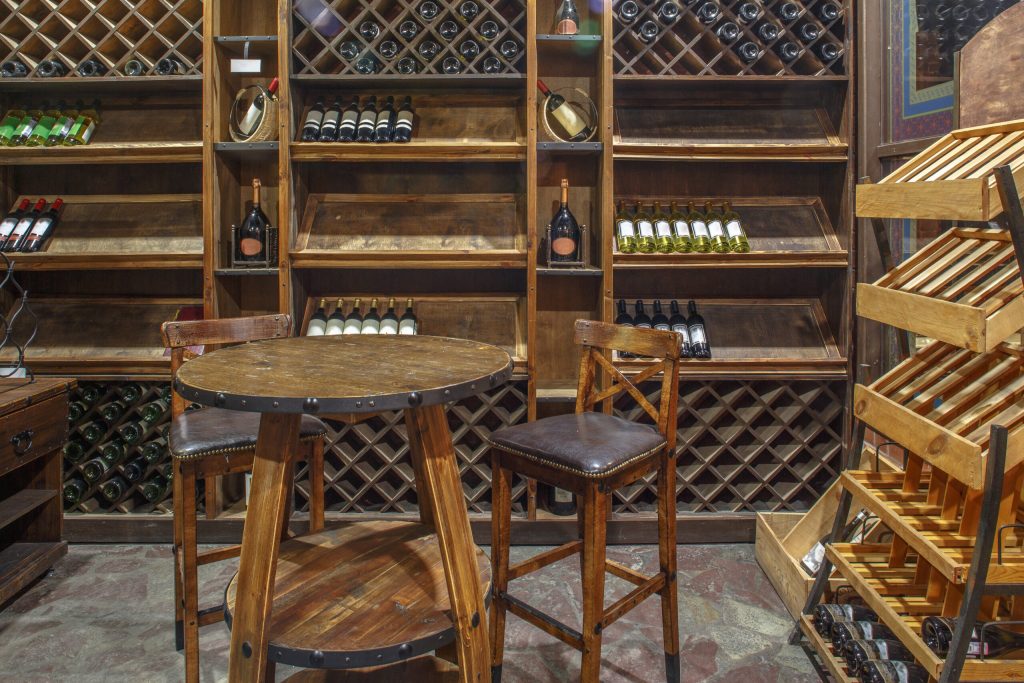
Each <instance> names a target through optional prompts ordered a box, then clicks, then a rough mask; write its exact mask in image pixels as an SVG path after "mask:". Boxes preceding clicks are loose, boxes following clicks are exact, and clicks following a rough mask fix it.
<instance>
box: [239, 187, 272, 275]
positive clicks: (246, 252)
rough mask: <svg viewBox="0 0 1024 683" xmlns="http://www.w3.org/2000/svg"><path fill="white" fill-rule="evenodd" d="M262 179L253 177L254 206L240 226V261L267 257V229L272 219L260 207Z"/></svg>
mask: <svg viewBox="0 0 1024 683" xmlns="http://www.w3.org/2000/svg"><path fill="white" fill-rule="evenodd" d="M260 187H261V185H260V179H259V178H253V179H252V207H251V208H250V209H249V213H247V214H245V218H243V219H242V225H241V226H239V228H238V252H239V253H238V254H237V255H236V256H237V257H238V259H239V260H240V261H265V260H266V259H267V229H268V228H269V227H270V219H269V218H267V214H265V213H263V209H261V208H260Z"/></svg>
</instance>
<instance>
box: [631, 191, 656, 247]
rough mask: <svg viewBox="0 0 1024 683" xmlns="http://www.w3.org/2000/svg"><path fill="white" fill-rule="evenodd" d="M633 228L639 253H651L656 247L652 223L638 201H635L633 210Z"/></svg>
mask: <svg viewBox="0 0 1024 683" xmlns="http://www.w3.org/2000/svg"><path fill="white" fill-rule="evenodd" d="M633 230H634V231H635V232H636V235H637V237H636V243H637V250H638V251H639V252H640V253H641V254H653V253H654V252H655V250H656V249H657V243H656V242H655V240H654V223H652V222H651V217H650V216H648V215H647V213H646V212H645V211H644V207H643V205H642V204H641V203H640V202H637V203H636V209H635V210H634V211H633Z"/></svg>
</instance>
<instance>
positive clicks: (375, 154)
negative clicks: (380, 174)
mask: <svg viewBox="0 0 1024 683" xmlns="http://www.w3.org/2000/svg"><path fill="white" fill-rule="evenodd" d="M289 149H290V151H291V158H292V161H308V162H345V161H371V162H372V161H402V162H425V161H523V160H524V159H526V144H525V143H522V142H497V141H495V142H488V141H476V142H460V141H456V140H413V141H412V142H407V143H402V144H396V143H373V142H293V143H291V144H290V145H289Z"/></svg>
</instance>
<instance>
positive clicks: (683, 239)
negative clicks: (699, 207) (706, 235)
mask: <svg viewBox="0 0 1024 683" xmlns="http://www.w3.org/2000/svg"><path fill="white" fill-rule="evenodd" d="M670 208H671V209H672V213H671V214H670V215H669V222H671V223H672V234H673V238H672V248H673V249H675V251H676V252H677V253H680V254H688V253H690V252H691V251H693V235H691V234H690V223H689V222H688V221H687V220H686V216H684V215H683V212H682V211H680V210H679V204H678V202H672V204H671V205H670Z"/></svg>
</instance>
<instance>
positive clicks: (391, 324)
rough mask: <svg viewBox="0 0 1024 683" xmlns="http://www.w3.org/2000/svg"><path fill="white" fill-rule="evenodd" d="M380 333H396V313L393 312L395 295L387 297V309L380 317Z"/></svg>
mask: <svg viewBox="0 0 1024 683" xmlns="http://www.w3.org/2000/svg"><path fill="white" fill-rule="evenodd" d="M380 333H381V334H398V314H397V313H395V297H391V298H390V299H388V310H387V312H386V313H385V314H384V316H383V317H382V318H381V319H380Z"/></svg>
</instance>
